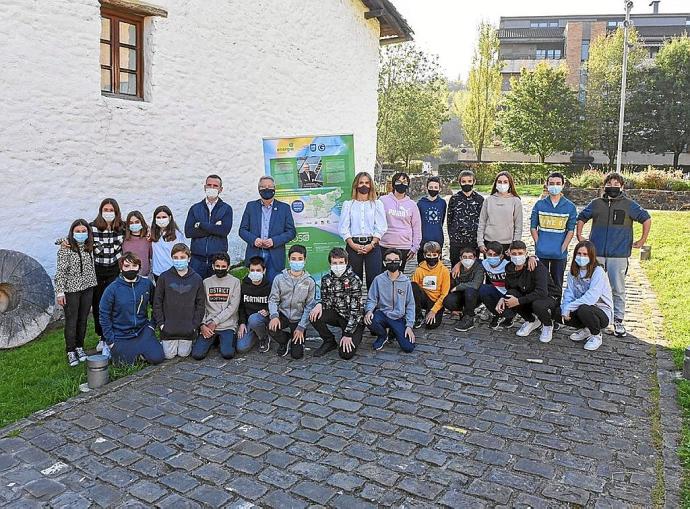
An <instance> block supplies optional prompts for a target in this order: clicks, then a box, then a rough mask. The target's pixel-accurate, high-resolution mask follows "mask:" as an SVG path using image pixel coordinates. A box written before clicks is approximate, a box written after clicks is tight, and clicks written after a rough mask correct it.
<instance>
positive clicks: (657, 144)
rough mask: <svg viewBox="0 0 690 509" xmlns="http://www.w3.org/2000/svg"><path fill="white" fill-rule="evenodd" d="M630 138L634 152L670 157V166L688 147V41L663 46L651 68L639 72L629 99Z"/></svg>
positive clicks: (689, 94)
mask: <svg viewBox="0 0 690 509" xmlns="http://www.w3.org/2000/svg"><path fill="white" fill-rule="evenodd" d="M631 104H632V109H633V114H632V115H631V119H630V126H631V138H632V141H633V143H634V146H635V148H637V149H639V150H642V151H645V152H654V153H657V154H660V153H663V152H672V153H673V166H674V167H676V168H677V167H678V160H679V158H680V154H682V153H683V152H684V151H685V150H686V147H687V146H688V144H690V38H688V37H687V36H684V37H678V38H675V39H672V40H670V41H668V42H666V43H665V44H664V45H663V46H662V47H661V50H660V51H659V53H658V54H657V56H656V58H655V65H654V67H650V68H646V69H644V70H643V71H642V73H641V77H640V85H639V87H638V90H637V91H636V92H635V93H634V94H633V96H632V98H631Z"/></svg>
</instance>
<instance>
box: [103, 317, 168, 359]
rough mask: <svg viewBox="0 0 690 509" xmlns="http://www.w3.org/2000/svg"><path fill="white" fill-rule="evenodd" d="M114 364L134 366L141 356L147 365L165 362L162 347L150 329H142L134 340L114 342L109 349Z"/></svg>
mask: <svg viewBox="0 0 690 509" xmlns="http://www.w3.org/2000/svg"><path fill="white" fill-rule="evenodd" d="M110 355H111V356H112V359H113V363H114V364H134V363H135V362H136V361H137V358H138V357H139V356H142V357H143V358H144V360H145V361H146V362H148V363H149V364H160V363H161V362H163V360H165V355H163V346H162V345H161V343H160V341H158V339H157V338H156V334H155V333H154V332H153V330H152V329H151V327H148V326H147V327H144V328H143V329H142V330H141V332H140V333H139V335H138V336H137V337H136V338H134V339H121V340H116V341H115V342H114V343H113V346H111V347H110Z"/></svg>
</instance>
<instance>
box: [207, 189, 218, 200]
mask: <svg viewBox="0 0 690 509" xmlns="http://www.w3.org/2000/svg"><path fill="white" fill-rule="evenodd" d="M219 192H220V191H218V189H215V188H213V187H207V188H206V198H210V199H211V200H213V199H214V198H218V193H219Z"/></svg>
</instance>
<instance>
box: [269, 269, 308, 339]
mask: <svg viewBox="0 0 690 509" xmlns="http://www.w3.org/2000/svg"><path fill="white" fill-rule="evenodd" d="M315 295H316V282H315V281H314V280H313V279H312V277H311V276H310V275H309V273H308V272H307V271H306V270H305V271H304V272H303V273H302V275H301V276H299V277H292V276H291V275H290V271H289V270H288V269H284V270H283V272H281V273H280V274H278V275H277V276H276V277H275V278H274V279H273V286H272V287H271V295H269V297H268V312H269V314H270V317H271V319H273V318H278V317H279V316H280V313H283V314H284V315H285V316H286V317H287V319H288V320H289V321H290V322H292V323H295V322H299V325H298V327H299V328H300V329H301V330H304V329H306V328H307V324H308V323H309V313H307V312H306V309H307V305H308V304H309V303H310V302H311V301H313V300H314V296H315Z"/></svg>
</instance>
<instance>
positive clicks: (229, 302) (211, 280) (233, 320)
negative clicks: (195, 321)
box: [203, 274, 240, 331]
mask: <svg viewBox="0 0 690 509" xmlns="http://www.w3.org/2000/svg"><path fill="white" fill-rule="evenodd" d="M204 293H205V295H206V314H204V322H203V323H208V322H213V323H215V324H216V330H218V331H224V330H233V331H237V319H238V316H237V309H238V308H239V305H240V280H239V279H237V278H236V277H235V276H232V275H230V274H228V275H227V276H225V277H218V276H216V275H215V274H214V275H213V276H211V277H207V278H206V279H204Z"/></svg>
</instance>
